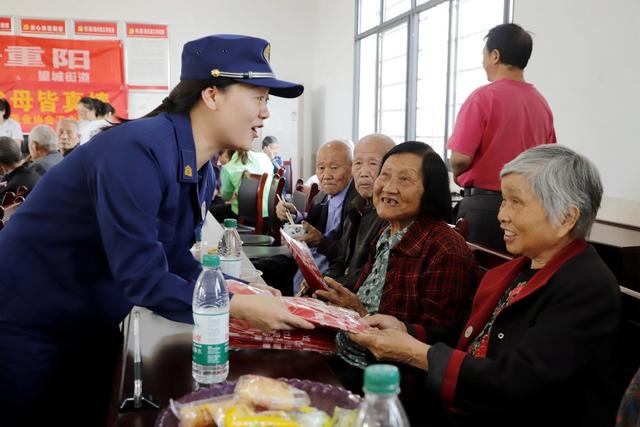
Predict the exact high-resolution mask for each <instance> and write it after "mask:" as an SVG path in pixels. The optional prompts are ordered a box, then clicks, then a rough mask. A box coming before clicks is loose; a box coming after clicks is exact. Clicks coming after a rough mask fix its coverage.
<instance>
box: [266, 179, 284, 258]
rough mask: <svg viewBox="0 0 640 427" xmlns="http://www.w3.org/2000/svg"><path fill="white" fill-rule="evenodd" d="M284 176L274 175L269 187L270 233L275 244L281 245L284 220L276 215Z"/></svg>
mask: <svg viewBox="0 0 640 427" xmlns="http://www.w3.org/2000/svg"><path fill="white" fill-rule="evenodd" d="M284 184H285V182H284V178H282V177H280V175H276V176H274V177H273V180H272V181H271V186H270V188H269V196H268V197H269V200H268V202H267V203H268V207H269V222H270V226H271V227H270V230H269V234H270V235H271V236H272V237H273V239H274V244H275V245H276V246H280V228H281V227H282V221H280V218H278V215H276V206H277V204H278V202H279V201H280V200H279V198H278V197H282V191H283V189H284Z"/></svg>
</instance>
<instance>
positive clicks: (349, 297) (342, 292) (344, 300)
mask: <svg viewBox="0 0 640 427" xmlns="http://www.w3.org/2000/svg"><path fill="white" fill-rule="evenodd" d="M324 282H325V283H326V284H327V286H329V287H330V288H331V289H330V290H328V291H324V290H317V291H316V292H315V293H314V295H315V296H317V297H320V298H322V299H323V300H326V301H328V302H330V303H331V304H333V305H337V306H338V307H344V308H350V309H351V310H354V311H356V312H358V314H359V315H360V316H366V315H367V309H366V308H364V305H362V303H361V302H360V298H358V295H356V294H354V293H353V292H351V291H350V290H348V289H347V288H345V287H344V286H342V285H341V284H340V283H338V282H336V281H335V280H333V279H332V278H331V277H326V276H325V278H324Z"/></svg>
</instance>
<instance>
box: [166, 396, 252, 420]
mask: <svg viewBox="0 0 640 427" xmlns="http://www.w3.org/2000/svg"><path fill="white" fill-rule="evenodd" d="M238 404H241V403H240V402H239V400H238V398H237V397H236V396H235V395H233V394H232V395H226V396H217V397H212V398H210V399H203V400H197V401H194V402H189V403H177V402H175V401H174V400H171V402H170V405H171V411H172V412H173V414H174V415H175V416H176V417H177V418H178V419H179V420H180V427H209V426H224V417H225V413H226V412H227V411H228V410H229V409H230V408H232V407H234V406H236V405H238Z"/></svg>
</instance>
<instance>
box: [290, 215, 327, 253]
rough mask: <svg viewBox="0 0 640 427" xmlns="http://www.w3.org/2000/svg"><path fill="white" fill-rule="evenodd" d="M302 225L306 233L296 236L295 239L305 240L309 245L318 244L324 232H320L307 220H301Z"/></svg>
mask: <svg viewBox="0 0 640 427" xmlns="http://www.w3.org/2000/svg"><path fill="white" fill-rule="evenodd" d="M302 226H303V227H304V231H306V233H305V234H302V235H300V236H297V237H296V240H299V241H301V242H305V243H306V244H307V245H308V246H310V247H315V246H318V245H319V244H320V242H321V241H322V239H323V238H324V234H322V232H321V231H320V230H318V229H317V228H315V227H314V226H313V225H311V224H309V223H308V222H307V221H302Z"/></svg>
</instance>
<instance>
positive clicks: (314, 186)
mask: <svg viewBox="0 0 640 427" xmlns="http://www.w3.org/2000/svg"><path fill="white" fill-rule="evenodd" d="M319 192H320V186H318V184H316V183H315V182H314V183H313V184H311V187H310V188H309V198H308V199H307V206H306V207H305V210H304V211H305V212H309V209H311V203H312V202H313V198H314V197H316V195H317V194H318V193H319Z"/></svg>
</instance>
